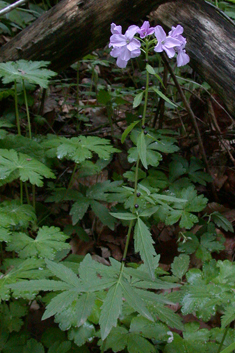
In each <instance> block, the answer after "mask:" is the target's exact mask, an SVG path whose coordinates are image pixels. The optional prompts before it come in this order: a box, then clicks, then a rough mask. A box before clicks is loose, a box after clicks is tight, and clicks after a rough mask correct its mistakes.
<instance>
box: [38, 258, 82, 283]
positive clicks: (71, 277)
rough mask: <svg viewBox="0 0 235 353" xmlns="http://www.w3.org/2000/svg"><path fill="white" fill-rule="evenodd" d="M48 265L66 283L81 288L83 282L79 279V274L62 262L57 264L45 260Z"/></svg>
mask: <svg viewBox="0 0 235 353" xmlns="http://www.w3.org/2000/svg"><path fill="white" fill-rule="evenodd" d="M45 262H46V264H47V267H48V268H49V270H50V271H51V272H52V273H53V274H54V275H55V276H56V277H58V278H59V279H61V280H62V281H64V282H65V283H68V284H70V285H71V286H72V287H76V288H77V289H79V288H80V287H81V282H80V280H79V279H78V277H77V275H75V273H74V272H73V271H72V270H70V269H69V268H67V267H66V266H64V265H62V264H57V263H56V262H53V261H50V260H47V259H46V260H45Z"/></svg>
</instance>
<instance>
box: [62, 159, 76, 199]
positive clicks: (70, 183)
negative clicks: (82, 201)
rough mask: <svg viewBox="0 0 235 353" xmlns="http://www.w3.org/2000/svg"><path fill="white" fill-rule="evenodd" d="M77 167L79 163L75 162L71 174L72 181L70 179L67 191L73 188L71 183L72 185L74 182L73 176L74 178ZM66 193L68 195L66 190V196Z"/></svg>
mask: <svg viewBox="0 0 235 353" xmlns="http://www.w3.org/2000/svg"><path fill="white" fill-rule="evenodd" d="M77 167H78V165H77V163H75V165H74V168H73V172H72V175H71V178H70V181H69V185H68V188H67V191H68V190H69V189H70V188H71V185H72V182H73V178H74V174H75V172H76V170H77ZM66 195H67V192H66V194H65V196H66ZM65 196H64V197H65Z"/></svg>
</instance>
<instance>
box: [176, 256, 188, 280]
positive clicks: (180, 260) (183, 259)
mask: <svg viewBox="0 0 235 353" xmlns="http://www.w3.org/2000/svg"><path fill="white" fill-rule="evenodd" d="M189 261H190V258H189V256H188V255H183V254H181V255H180V256H178V257H175V258H174V261H173V263H172V265H171V270H172V273H173V275H174V276H176V277H178V278H180V279H182V277H183V276H184V275H185V273H186V272H187V270H188V267H189Z"/></svg>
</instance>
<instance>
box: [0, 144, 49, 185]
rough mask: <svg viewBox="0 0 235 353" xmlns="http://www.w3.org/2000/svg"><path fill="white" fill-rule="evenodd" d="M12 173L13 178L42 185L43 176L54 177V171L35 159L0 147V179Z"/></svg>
mask: <svg viewBox="0 0 235 353" xmlns="http://www.w3.org/2000/svg"><path fill="white" fill-rule="evenodd" d="M12 173H14V179H17V178H20V180H21V181H28V180H29V182H30V183H31V184H33V185H37V186H43V182H42V179H43V177H44V178H53V179H54V178H55V175H54V173H52V171H51V170H50V169H49V168H48V167H46V166H45V165H44V164H42V163H41V162H39V161H37V160H36V159H34V158H31V157H30V156H28V155H26V154H23V153H17V152H16V151H14V150H4V149H0V174H1V179H5V178H7V177H9V176H10V175H12Z"/></svg>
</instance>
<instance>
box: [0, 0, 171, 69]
mask: <svg viewBox="0 0 235 353" xmlns="http://www.w3.org/2000/svg"><path fill="white" fill-rule="evenodd" d="M167 1H169V0H151V1H149V0H99V1H97V0H62V1H60V2H59V4H57V5H56V6H54V7H53V8H52V9H51V10H49V11H47V12H46V13H44V14H43V15H42V16H40V17H39V18H38V19H37V20H36V21H35V22H34V23H33V24H31V25H30V26H29V27H27V28H25V29H24V30H23V31H22V32H20V33H19V34H18V35H17V36H15V37H14V38H13V39H12V40H11V41H10V42H9V43H7V44H5V45H4V46H3V47H2V48H1V49H0V61H4V62H6V61H11V60H18V59H26V60H48V61H51V68H52V69H53V70H55V71H57V72H58V71H61V70H63V69H65V68H66V67H68V66H69V65H71V64H72V63H74V62H75V61H77V60H78V59H81V58H82V57H84V56H85V55H86V54H89V53H91V52H92V51H93V50H95V49H97V48H101V47H104V46H105V45H106V44H107V42H108V39H109V37H110V35H111V33H110V24H111V23H112V22H114V23H117V24H120V25H122V26H123V28H124V29H126V28H127V27H128V26H129V25H130V24H133V23H136V22H138V21H139V20H140V19H141V18H143V17H145V16H146V15H148V14H149V13H150V12H151V11H152V10H154V9H156V8H157V7H158V6H159V5H160V4H162V3H165V2H167Z"/></svg>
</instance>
